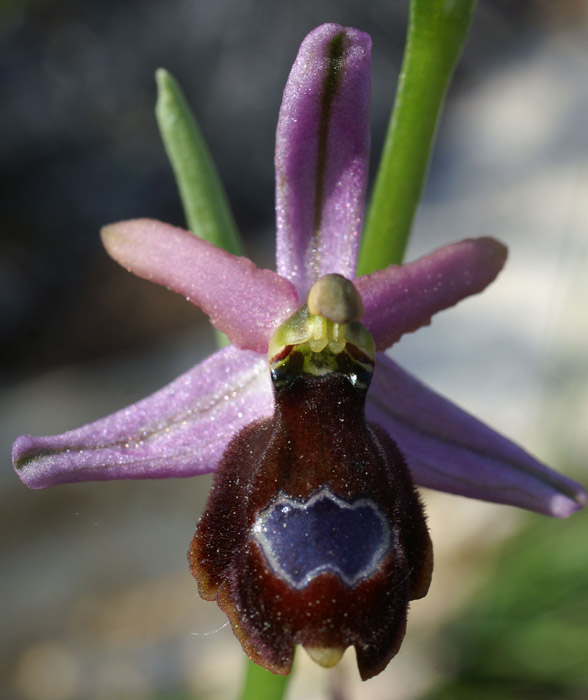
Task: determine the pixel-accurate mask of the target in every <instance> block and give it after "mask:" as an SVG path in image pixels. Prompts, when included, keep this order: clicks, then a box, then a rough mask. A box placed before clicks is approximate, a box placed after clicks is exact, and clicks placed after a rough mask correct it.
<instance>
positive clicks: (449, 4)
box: [357, 0, 476, 275]
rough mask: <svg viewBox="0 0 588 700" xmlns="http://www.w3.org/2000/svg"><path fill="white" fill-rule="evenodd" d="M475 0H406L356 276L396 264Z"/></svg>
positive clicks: (424, 177)
mask: <svg viewBox="0 0 588 700" xmlns="http://www.w3.org/2000/svg"><path fill="white" fill-rule="evenodd" d="M475 4H476V0H412V2H411V4H410V16H409V25H408V34H407V40H406V47H405V50H404V59H403V62H402V69H401V72H400V79H399V83H398V89H397V93H396V100H395V103H394V110H393V112H392V116H391V118H390V123H389V126H388V132H387V135H386V141H385V143H384V149H383V153H382V157H381V160H380V165H379V168H378V174H377V177H376V182H375V185H374V190H373V192H372V198H371V203H370V207H369V209H368V213H367V219H366V224H365V230H364V235H363V239H362V244H361V248H360V253H359V261H358V270H357V272H358V275H364V274H368V273H370V272H373V271H374V270H378V269H383V268H385V267H387V266H388V265H391V264H393V263H396V264H398V263H401V262H402V259H403V257H404V252H405V248H406V244H407V242H408V238H409V235H410V230H411V226H412V221H413V218H414V214H415V211H416V208H417V205H418V203H419V199H420V197H421V193H422V190H423V186H424V183H425V179H426V175H427V170H428V167H429V160H430V154H431V149H432V146H433V142H434V139H435V133H436V130H437V123H438V120H439V115H440V113H441V108H442V106H443V100H444V98H445V93H446V91H447V87H448V85H449V82H450V80H451V76H452V75H453V70H454V68H455V65H456V63H457V60H458V58H459V56H460V54H461V50H462V47H463V44H464V42H465V39H466V36H467V32H468V29H469V26H470V22H471V18H472V14H473V10H474V6H475Z"/></svg>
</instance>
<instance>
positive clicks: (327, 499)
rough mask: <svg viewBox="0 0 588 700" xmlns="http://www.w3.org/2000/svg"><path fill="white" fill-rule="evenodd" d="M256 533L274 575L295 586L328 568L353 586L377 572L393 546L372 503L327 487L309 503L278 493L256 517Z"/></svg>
mask: <svg viewBox="0 0 588 700" xmlns="http://www.w3.org/2000/svg"><path fill="white" fill-rule="evenodd" d="M253 537H254V538H255V540H256V541H257V542H258V543H259V545H260V546H261V549H262V551H263V554H264V556H265V558H266V561H267V563H268V565H269V566H270V568H271V569H272V570H273V571H274V573H275V574H276V575H277V576H279V577H280V578H282V579H284V580H285V581H286V582H287V583H289V584H290V585H291V586H292V587H293V588H297V589H300V588H304V587H305V586H306V585H308V584H309V583H310V581H311V580H312V579H313V578H315V577H317V576H319V575H320V574H321V573H323V572H327V571H330V572H332V573H334V574H336V575H337V576H338V577H339V578H340V579H341V580H342V581H343V582H344V583H345V584H346V585H347V586H349V587H350V588H353V587H354V586H356V585H357V584H358V583H359V582H360V581H363V580H365V579H367V578H369V577H370V576H372V575H373V574H374V573H375V571H376V570H377V568H378V566H379V565H380V563H381V562H382V560H383V559H384V558H385V557H386V555H387V554H388V552H389V550H390V547H391V544H392V537H391V532H390V525H389V523H388V521H387V519H386V517H385V516H384V514H383V513H382V511H381V510H380V508H379V506H378V505H377V504H376V503H375V502H374V501H372V500H370V499H368V498H360V499H358V500H356V501H353V502H352V503H349V502H348V501H344V500H343V499H341V498H339V497H338V496H336V495H335V494H334V493H332V491H331V490H330V489H328V488H323V489H321V490H320V491H318V492H316V493H314V494H313V495H312V496H311V497H310V498H309V499H308V500H307V501H305V502H302V501H298V500H295V499H293V498H290V497H288V496H286V495H284V494H282V495H279V496H278V497H277V498H276V499H275V500H274V501H273V502H272V503H271V504H270V505H269V506H268V507H267V508H266V509H265V510H263V511H262V512H261V513H259V515H258V516H257V518H256V520H255V524H254V526H253Z"/></svg>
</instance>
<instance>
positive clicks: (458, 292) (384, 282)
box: [354, 238, 507, 350]
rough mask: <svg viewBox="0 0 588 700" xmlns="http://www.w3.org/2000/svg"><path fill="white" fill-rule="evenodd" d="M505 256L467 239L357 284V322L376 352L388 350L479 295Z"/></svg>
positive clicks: (486, 241) (499, 248)
mask: <svg viewBox="0 0 588 700" xmlns="http://www.w3.org/2000/svg"><path fill="white" fill-rule="evenodd" d="M506 255H507V250H506V248H505V247H504V246H503V245H502V243H499V242H498V241H496V240H494V239H493V238H471V239H466V240H463V241H460V242H459V243H452V244H451V245H447V246H444V247H443V248H439V250H436V251H434V252H433V253H429V254H428V255H425V256H424V257H422V258H420V259H419V260H416V261H415V262H412V263H408V264H406V265H390V267H387V268H386V269H385V270H379V271H377V272H374V273H372V274H371V275H364V276H363V277H359V278H358V279H356V280H355V281H354V284H355V286H356V287H357V289H358V291H359V293H360V294H361V298H362V300H363V304H364V308H365V313H364V315H363V317H362V319H361V322H362V323H363V324H364V326H366V327H367V329H368V330H369V331H370V333H371V334H372V336H373V338H374V341H375V343H376V348H377V349H378V350H385V349H386V348H389V347H390V346H391V345H392V344H393V343H395V342H396V341H397V340H398V339H399V338H400V337H401V336H402V335H403V334H404V333H408V332H410V331H415V330H417V329H418V328H420V327H421V326H426V325H428V324H429V323H430V322H431V317H432V316H433V314H435V313H437V312H438V311H441V310H443V309H447V308H449V307H450V306H453V305H454V304H457V302H458V301H461V300H462V299H465V298H466V297H468V296H470V295H471V294H477V293H478V292H481V291H482V290H483V289H485V288H486V287H487V286H488V285H489V284H490V282H492V281H493V280H494V279H495V278H496V276H497V275H498V273H499V272H500V270H501V269H502V266H503V265H504V263H505V261H506Z"/></svg>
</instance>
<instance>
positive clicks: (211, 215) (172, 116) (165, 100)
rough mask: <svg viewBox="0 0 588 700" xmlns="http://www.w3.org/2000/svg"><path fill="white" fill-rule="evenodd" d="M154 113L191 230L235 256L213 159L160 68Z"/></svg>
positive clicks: (237, 249) (234, 236) (235, 236)
mask: <svg viewBox="0 0 588 700" xmlns="http://www.w3.org/2000/svg"><path fill="white" fill-rule="evenodd" d="M155 79H156V81H157V87H158V95H157V104H156V106H155V115H156V117H157V123H158V124H159V131H160V133H161V138H162V139H163V143H164V146H165V150H166V152H167V155H168V157H169V159H170V161H171V164H172V168H173V170H174V174H175V176H176V182H177V184H178V189H179V191H180V197H181V199H182V204H183V205H184V212H185V214H186V221H187V223H188V227H189V229H190V231H192V233H194V234H195V235H196V236H199V237H200V238H203V239H204V240H205V241H208V242H209V243H213V244H214V245H216V246H218V247H219V248H223V249H224V250H227V251H228V252H229V253H233V254H235V255H241V254H242V250H243V248H242V244H241V240H240V237H239V232H238V230H237V227H236V226H235V222H234V220H233V216H232V214H231V210H230V208H229V204H228V200H227V197H226V194H225V191H224V188H223V186H222V183H221V181H220V178H219V176H218V173H217V171H216V168H215V166H214V163H213V162H212V158H211V156H210V153H209V151H208V148H207V146H206V143H205V142H204V138H203V137H202V134H201V132H200V129H199V128H198V124H197V123H196V120H195V118H194V115H193V114H192V112H191V110H190V107H189V106H188V103H187V102H186V98H185V97H184V94H183V92H182V90H181V88H180V86H179V85H178V83H177V81H176V80H175V79H174V78H173V76H172V75H170V74H169V73H168V72H167V71H166V70H164V69H163V68H160V69H159V70H158V71H157V72H156V74H155Z"/></svg>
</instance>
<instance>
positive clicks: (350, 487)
mask: <svg viewBox="0 0 588 700" xmlns="http://www.w3.org/2000/svg"><path fill="white" fill-rule="evenodd" d="M280 355H281V356H280V357H279V358H274V359H275V362H272V379H273V382H274V393H275V412H274V415H273V417H272V418H270V419H267V420H263V421H259V422H256V423H253V424H251V425H249V426H247V427H246V428H245V429H243V430H242V431H241V432H240V433H239V434H238V435H237V436H236V437H235V438H234V439H233V441H232V442H231V443H230V445H229V447H228V448H227V450H226V452H225V454H224V456H223V459H222V461H221V464H220V466H219V469H218V472H217V474H216V477H215V481H214V486H213V488H212V491H211V494H210V497H209V500H208V504H207V507H206V510H205V512H204V515H203V516H202V518H201V520H200V523H199V525H198V528H197V530H196V534H195V536H194V539H193V540H192V545H191V547H190V551H189V559H190V565H191V570H192V573H193V574H194V576H195V578H196V579H197V581H198V584H199V589H200V594H201V596H202V597H203V598H205V599H207V600H215V599H216V600H217V601H218V604H219V605H220V607H221V608H222V609H223V610H224V612H225V613H226V614H227V615H228V617H229V619H230V621H231V624H232V626H233V630H234V632H235V634H236V636H237V637H238V639H239V641H240V642H241V644H242V645H243V648H244V649H245V651H246V653H247V654H248V655H249V656H250V657H251V658H252V659H253V660H254V661H255V662H257V663H259V664H261V665H262V666H265V667H266V668H268V669H270V670H271V671H273V672H275V673H288V672H289V670H290V667H291V663H292V656H293V651H294V646H295V645H297V644H302V645H304V646H305V647H306V648H307V649H309V651H312V650H317V649H318V650H319V651H324V650H327V651H329V650H341V651H342V650H343V649H345V648H346V647H348V646H351V645H353V646H354V647H355V650H356V654H357V662H358V667H359V671H360V674H361V677H362V678H363V679H364V680H365V679H367V678H370V677H371V676H373V675H375V674H377V673H379V672H380V671H382V670H383V669H384V668H385V666H386V665H387V663H388V662H389V661H390V659H391V658H392V657H393V656H394V655H395V654H396V652H397V651H398V649H399V647H400V644H401V642H402V639H403V637H404V633H405V629H406V616H407V610H408V603H409V601H410V600H412V599H415V598H420V597H422V596H424V595H425V594H426V592H427V589H428V587H429V582H430V578H431V568H432V549H431V543H430V539H429V535H428V532H427V527H426V524H425V518H424V515H423V510H422V507H421V504H420V501H419V498H418V496H417V494H416V491H415V488H414V486H413V484H412V480H411V476H410V472H409V470H408V468H407V466H406V464H405V462H404V459H403V457H402V455H401V453H400V451H399V450H398V447H397V446H396V444H395V443H394V442H393V440H392V439H391V438H390V437H389V436H388V435H387V434H386V433H385V432H384V431H383V430H382V429H381V428H379V427H378V426H375V425H371V424H369V423H367V421H366V420H365V416H364V404H365V396H366V391H367V386H368V384H369V380H370V378H371V372H369V371H368V369H366V367H367V368H370V367H371V362H370V360H369V359H368V358H366V357H365V356H364V355H362V353H361V351H359V350H358V349H357V348H356V347H355V346H352V345H350V344H348V345H347V347H346V348H345V350H344V351H343V352H340V353H339V354H336V355H335V354H333V353H331V352H330V351H329V350H328V348H327V349H326V350H324V351H322V352H321V353H315V354H313V358H312V359H313V362H312V363H311V368H312V369H311V371H310V372H309V371H308V366H307V365H305V364H304V360H305V357H306V358H307V359H308V354H307V353H306V354H305V352H304V351H300V350H298V349H297V348H296V346H294V347H292V346H289V347H288V348H287V351H286V352H285V353H284V352H282V353H280ZM317 368H318V369H317ZM325 368H328V369H327V370H325ZM313 658H314V656H313Z"/></svg>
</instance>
